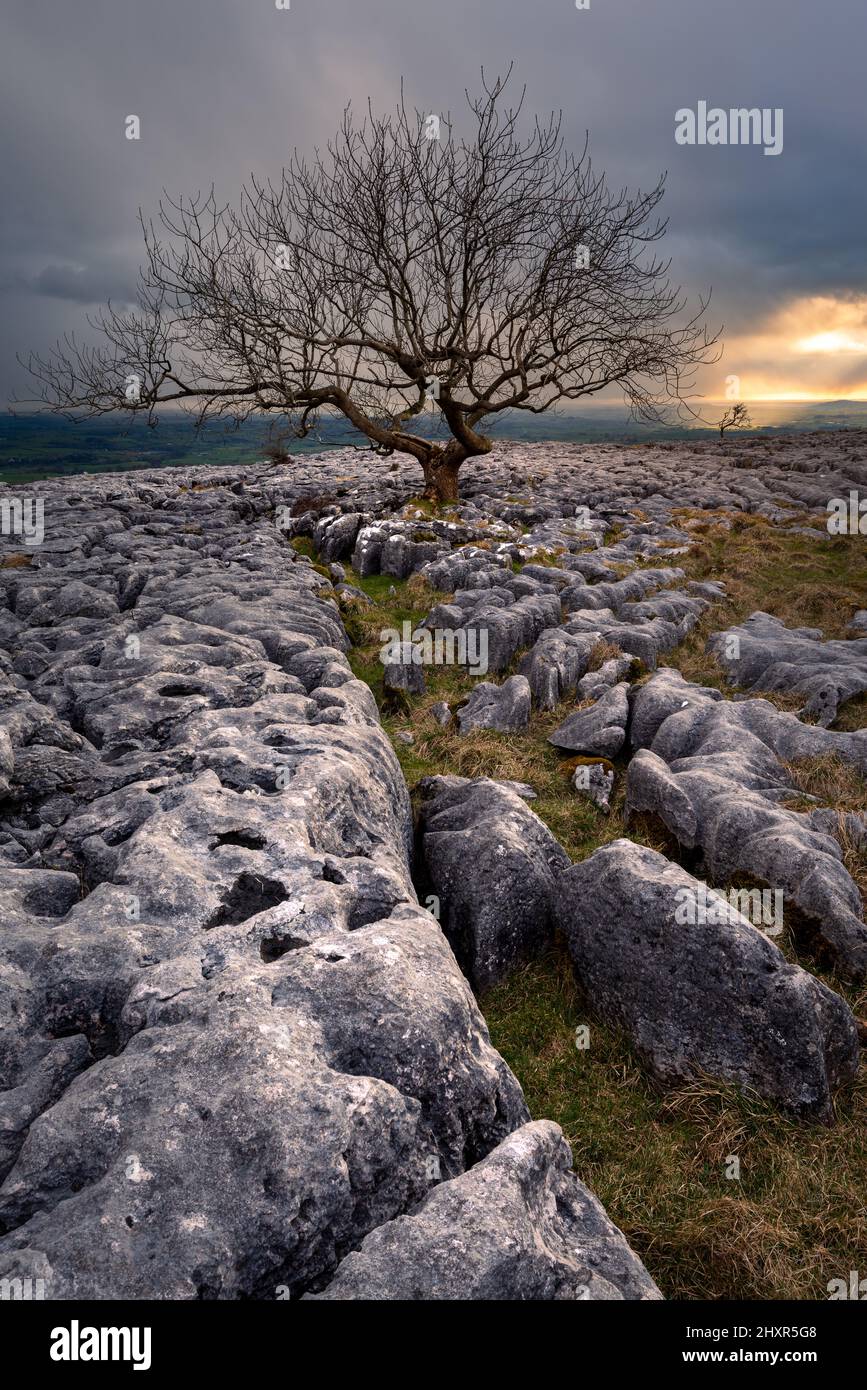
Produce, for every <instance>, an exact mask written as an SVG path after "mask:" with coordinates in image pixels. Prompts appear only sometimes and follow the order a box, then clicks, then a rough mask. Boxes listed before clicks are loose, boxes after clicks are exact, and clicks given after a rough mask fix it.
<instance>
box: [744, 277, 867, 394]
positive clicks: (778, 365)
mask: <svg viewBox="0 0 867 1390" xmlns="http://www.w3.org/2000/svg"><path fill="white" fill-rule="evenodd" d="M723 361H724V363H725V364H726V371H727V372H733V373H737V375H738V376H739V377H740V380H741V399H742V400H744V401H755V402H758V401H780V402H785V401H805V402H809V401H827V400H840V399H845V400H851V401H859V400H861V401H863V400H867V295H865V296H860V297H858V298H857V299H854V298H847V299H835V298H832V297H831V296H826V295H813V296H809V297H805V298H803V299H799V300H796V301H794V302H793V303H791V304H788V305H787V306H786V307H785V308H784V309H780V310H778V311H777V312H776V313H775V314H773V315H771V317H770V318H768V319H767V320H766V321H765V323H763V324H761V325H760V326H759V327H758V328H757V330H756V332H755V333H749V334H744V335H742V336H740V337H735V338H729V339H727V340H726V344H725V355H724V358H723Z"/></svg>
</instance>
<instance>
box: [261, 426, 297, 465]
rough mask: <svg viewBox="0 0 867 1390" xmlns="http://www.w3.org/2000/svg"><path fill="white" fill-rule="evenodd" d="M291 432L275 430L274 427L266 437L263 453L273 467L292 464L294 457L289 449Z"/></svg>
mask: <svg viewBox="0 0 867 1390" xmlns="http://www.w3.org/2000/svg"><path fill="white" fill-rule="evenodd" d="M290 433H291V431H290V430H288V429H285V428H284V429H280V430H275V429H274V428H273V426H272V428H271V429H269V431H268V433H267V435H266V436H265V443H264V444H263V446H262V453H263V454H264V455H265V458H266V459H268V460H270V462H271V464H272V466H273V467H275V468H276V467H285V466H286V464H288V463H291V462H292V455H291V454H290V453H289V449H288V448H287V440H288V439H289V436H290Z"/></svg>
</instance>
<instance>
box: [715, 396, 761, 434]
mask: <svg viewBox="0 0 867 1390" xmlns="http://www.w3.org/2000/svg"><path fill="white" fill-rule="evenodd" d="M752 424H753V422H752V420H751V419H750V412H749V410H748V409H747V407H746V405H745V404H744V402H743V401H738V403H737V405H733V406H732V407H731V409H730V410H727V411H726V412H725V414H724V415H723V417H722V419H721V420H720V422H719V437H720V439H722V440H724V439H725V432H726V430H748V429H751V428H752Z"/></svg>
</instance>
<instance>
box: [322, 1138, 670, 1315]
mask: <svg viewBox="0 0 867 1390" xmlns="http://www.w3.org/2000/svg"><path fill="white" fill-rule="evenodd" d="M571 1169H572V1160H571V1154H570V1153H569V1147H568V1145H567V1143H566V1141H565V1139H564V1138H563V1134H562V1131H561V1130H560V1128H559V1126H558V1125H555V1124H552V1123H551V1122H550V1121H548V1120H537V1121H535V1122H534V1123H532V1124H526V1125H523V1126H522V1128H521V1129H518V1130H515V1132H514V1133H513V1134H510V1135H509V1137H508V1138H507V1139H504V1140H503V1142H502V1144H500V1145H499V1146H498V1147H497V1148H496V1149H494V1151H493V1153H491V1154H489V1155H488V1157H487V1158H485V1159H483V1160H482V1162H481V1163H477V1164H476V1165H475V1167H473V1168H471V1169H470V1170H469V1171H468V1172H466V1173H464V1174H463V1175H462V1176H461V1177H459V1178H452V1179H451V1180H450V1181H449V1182H443V1183H441V1184H440V1185H439V1186H438V1187H436V1188H434V1190H433V1191H432V1192H431V1193H429V1195H428V1196H427V1197H426V1198H425V1200H424V1201H423V1202H422V1204H421V1205H420V1206H419V1207H418V1208H417V1209H416V1210H415V1211H414V1212H413V1213H412V1214H411V1215H409V1216H401V1217H398V1218H397V1220H395V1221H389V1222H387V1223H386V1224H385V1225H382V1226H380V1227H379V1228H378V1229H377V1230H376V1231H374V1232H372V1234H371V1235H369V1236H368V1237H367V1238H366V1239H365V1240H364V1241H363V1242H362V1244H361V1248H360V1249H359V1250H357V1251H355V1252H354V1253H352V1254H350V1255H347V1257H346V1259H345V1260H344V1261H343V1263H342V1264H341V1265H340V1267H339V1269H338V1271H337V1273H336V1275H335V1277H334V1278H333V1279H332V1281H331V1283H330V1284H329V1285H328V1287H327V1288H326V1289H325V1290H324V1291H323V1292H322V1293H320V1294H313V1295H310V1294H308V1295H305V1297H307V1298H311V1299H324V1300H330V1301H334V1302H337V1301H346V1300H355V1299H358V1300H370V1301H373V1302H386V1301H407V1302H408V1301H416V1300H422V1299H423V1300H430V1301H443V1300H453V1301H460V1302H464V1301H466V1300H478V1301H482V1300H484V1301H502V1300H510V1301H521V1302H525V1301H531V1300H544V1301H556V1302H573V1301H582V1302H584V1301H591V1302H593V1301H598V1300H617V1301H622V1300H627V1299H629V1300H644V1299H659V1298H661V1297H662V1295H661V1294H660V1292H659V1290H658V1288H657V1287H656V1285H655V1284H654V1282H653V1280H652V1279H651V1277H650V1275H649V1274H648V1273H647V1270H646V1269H645V1268H644V1265H643V1264H642V1263H641V1261H640V1260H639V1259H638V1256H637V1255H635V1254H634V1252H633V1251H632V1250H631V1249H630V1247H629V1245H628V1244H627V1243H626V1239H625V1237H624V1236H623V1233H622V1232H621V1231H619V1230H618V1229H617V1227H616V1226H615V1225H613V1223H612V1222H611V1221H610V1220H609V1219H608V1217H607V1215H606V1213H605V1211H604V1209H603V1208H602V1206H601V1205H600V1203H599V1202H598V1201H597V1199H596V1198H595V1197H594V1196H593V1194H592V1193H591V1192H590V1191H588V1189H587V1188H586V1187H585V1186H584V1185H583V1183H581V1182H579V1181H578V1179H577V1178H576V1176H575V1174H574V1173H573V1172H572V1171H571Z"/></svg>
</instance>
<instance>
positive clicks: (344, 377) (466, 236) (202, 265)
mask: <svg viewBox="0 0 867 1390" xmlns="http://www.w3.org/2000/svg"><path fill="white" fill-rule="evenodd" d="M508 80H509V74H508V73H507V74H506V76H505V78H498V79H497V80H496V82H494V83H493V85H489V84H488V83H487V82H486V81H485V77H484V74H482V94H481V95H480V96H478V97H470V96H469V94H468V96H467V101H468V104H469V110H470V112H471V115H472V132H471V136H470V138H469V139H460V140H459V139H458V138H457V136H456V135H455V134H454V132H453V128H452V123H451V120H450V119H449V118H447V117H444V118H443V119H442V121H441V122H440V121H439V118H438V117H430V116H428V117H425V116H424V115H423V114H421V113H419V112H415V113H412V114H410V113H409V112H408V111H407V108H406V106H405V104H404V102H403V98H402V99H401V103H400V105H399V107H398V108H397V111H396V113H395V114H394V115H392V116H389V117H385V118H379V117H376V116H375V115H374V114H373V111H372V110H371V109H370V108H369V109H368V113H367V116H366V118H365V119H364V120H363V121H362V122H361V123H360V124H358V123H356V121H355V120H354V118H353V115H352V112H351V110H350V109H349V108H347V110H346V111H345V112H344V116H343V121H342V124H341V127H340V130H339V131H338V134H337V135H336V137H335V139H334V140H333V141H332V142H331V143H330V144H329V145H328V147H327V150H326V151H325V152H324V153H322V154H320V153H318V152H317V154H316V155H315V157H314V158H313V159H312V161H310V162H308V161H307V160H306V159H304V158H303V157H302V156H300V155H298V154H297V153H295V154H294V155H293V157H292V160H291V162H290V164H289V166H288V167H287V168H286V169H284V170H283V172H282V176H281V178H280V180H279V182H277V183H271V182H270V181H269V182H267V183H264V182H262V181H260V180H259V179H257V178H255V177H251V179H250V180H249V182H248V183H247V185H246V186H245V187H244V188H243V190H242V193H241V197H240V200H239V203H238V206H237V208H232V207H230V206H228V205H221V204H220V203H218V201H217V199H216V197H215V194H214V190H213V189H211V191H210V192H209V193H208V194H207V195H203V194H196V195H195V196H193V197H191V198H181V199H180V200H174V199H170V198H167V197H166V198H165V199H164V200H163V202H162V203H161V204H160V215H159V218H158V220H157V225H156V226H154V224H153V222H146V221H145V220H144V219H142V229H143V232H144V239H145V248H146V256H147V260H146V265H145V266H144V268H143V270H142V272H141V279H140V290H139V304H138V308H137V309H136V310H132V311H120V310H117V309H115V308H113V307H112V306H111V305H109V306H108V307H107V308H106V309H104V310H103V311H101V312H100V314H99V315H98V317H97V318H96V320H95V321H94V322H93V323H92V324H91V327H95V328H98V329H99V330H100V331H101V333H102V335H103V338H102V342H101V345H100V346H97V347H90V346H81V345H79V344H78V343H77V342H76V340H75V338H74V337H69V338H67V339H65V340H64V341H63V342H62V343H58V344H57V346H56V348H55V349H54V350H53V351H52V352H51V353H50V354H49V356H48V358H47V359H45V358H43V357H41V356H38V355H33V356H31V357H30V358H29V360H28V362H27V363H26V365H27V366H28V367H29V369H30V371H31V373H32V374H33V376H34V377H35V378H36V379H37V380H38V381H39V382H40V384H41V393H40V396H39V399H40V400H41V401H43V402H45V404H47V405H48V406H49V407H50V408H51V409H54V410H58V411H60V412H61V413H66V414H71V415H73V416H74V417H77V416H78V414H80V413H84V414H85V415H88V416H93V415H101V414H104V413H106V412H108V411H113V410H118V409H121V410H132V411H141V412H146V413H147V414H148V417H149V418H150V419H151V420H152V419H153V418H154V413H155V411H156V409H157V408H158V407H159V406H160V405H162V404H163V403H165V402H181V403H182V404H183V405H184V406H186V407H188V408H189V407H191V408H193V410H194V413H195V415H196V418H197V421H198V423H203V422H204V421H205V420H207V419H210V418H213V417H218V416H233V417H234V418H235V419H237V420H241V419H246V418H247V417H248V416H249V415H250V414H252V413H254V412H258V411H279V412H280V413H281V414H283V415H285V416H286V417H287V418H288V419H289V420H290V421H291V424H292V428H293V430H294V432H295V433H296V434H297V436H298V437H303V436H305V435H307V434H308V433H309V432H310V431H311V430H312V429H315V428H316V427H317V423H318V421H319V419H320V417H321V416H322V415H323V414H326V413H330V414H337V415H342V416H344V417H345V418H346V419H347V420H348V421H349V422H350V423H351V424H352V425H353V426H354V427H355V429H356V430H358V431H359V432H360V433H361V434H362V435H364V436H366V438H367V439H368V440H369V441H370V446H371V447H372V448H373V449H375V450H376V451H377V452H378V453H381V454H393V453H396V452H402V453H406V454H410V455H412V457H414V458H416V459H417V460H418V462H419V463H420V465H421V468H422V470H423V473H424V480H425V495H426V496H429V497H432V498H436V499H440V500H453V499H454V498H455V497H456V496H457V488H458V470H459V468H460V467H461V464H462V463H463V462H464V461H465V460H466V459H468V458H472V457H473V456H477V455H480V454H485V453H487V452H488V451H489V450H490V448H491V440H490V438H489V437H488V436H487V435H485V434H484V433H482V431H481V429H480V426H481V424H482V422H483V421H484V420H486V418H488V417H491V416H495V415H497V414H500V413H502V412H503V411H506V410H524V411H530V412H532V413H534V414H538V413H541V412H543V411H545V410H547V409H549V408H550V407H551V406H553V405H555V404H557V403H559V402H567V401H574V400H577V399H579V398H580V397H582V396H587V395H592V394H595V393H596V392H598V391H601V390H602V389H603V388H604V387H606V386H610V385H612V384H614V383H617V384H619V385H620V387H621V388H622V390H623V392H624V396H625V399H626V400H627V402H628V403H629V405H630V406H631V408H632V410H633V413H634V414H635V415H637V416H638V417H642V418H645V419H649V420H654V419H660V418H661V417H662V416H661V413H662V411H663V410H664V409H665V408H666V407H667V406H668V405H669V404H670V403H675V404H676V405H680V404H682V403H683V402H685V400H686V397H687V395H688V394H689V392H690V391H691V389H692V374H693V373H694V370H695V368H696V367H697V366H698V365H699V364H700V363H704V362H707V361H710V360H712V355H713V349H714V345H715V343H716V338H715V337H711V336H709V335H708V332H707V330H706V329H705V328H704V327H703V326H702V319H703V316H704V311H705V309H706V304H707V302H706V301H703V302H702V303H701V304H700V305H699V307H698V311H697V312H696V313H694V314H693V315H692V316H691V317H687V318H686V320H685V322H681V323H678V320H679V319H680V317H681V315H682V314H683V313H684V311H685V308H686V305H685V301H684V300H683V298H682V296H681V292H680V290H679V289H678V288H676V287H673V286H672V285H671V284H670V282H669V280H668V269H669V265H668V263H667V262H661V261H660V260H658V259H657V258H656V256H655V253H650V252H648V251H647V248H648V247H649V246H651V245H652V244H653V243H655V242H656V241H658V240H659V238H660V237H661V236H662V235H663V234H664V232H665V229H666V225H667V224H666V223H665V222H660V221H659V220H656V219H655V210H656V208H657V205H658V204H659V202H660V199H661V198H662V195H663V191H664V176H663V177H662V178H660V180H659V181H658V183H657V184H656V186H655V187H654V188H653V189H652V190H651V191H650V192H648V193H642V192H640V191H639V192H637V193H635V194H630V193H628V192H626V191H621V192H620V193H617V194H614V193H612V192H610V191H609V190H608V188H607V186H606V183H605V179H604V176H603V175H600V174H596V173H595V172H594V171H593V168H592V165H591V162H590V159H589V156H588V153H587V143H586V141H585V145H584V149H583V151H582V152H581V154H580V155H579V156H577V157H576V156H574V155H573V154H570V153H569V152H568V151H567V150H566V149H565V145H564V141H563V138H562V136H561V131H560V118H559V117H557V116H551V117H550V118H548V119H547V120H546V121H544V122H540V120H539V119H538V118H537V119H536V120H534V121H532V122H530V123H529V124H528V128H527V130H526V131H525V132H524V133H522V131H521V111H522V106H523V101H524V96H523V94H522V96H521V99H520V101H519V102H518V104H517V106H516V107H514V108H512V107H506V106H505V104H504V97H503V91H504V87H505V85H506V83H507V82H508Z"/></svg>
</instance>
